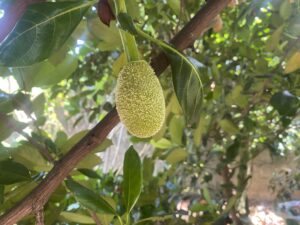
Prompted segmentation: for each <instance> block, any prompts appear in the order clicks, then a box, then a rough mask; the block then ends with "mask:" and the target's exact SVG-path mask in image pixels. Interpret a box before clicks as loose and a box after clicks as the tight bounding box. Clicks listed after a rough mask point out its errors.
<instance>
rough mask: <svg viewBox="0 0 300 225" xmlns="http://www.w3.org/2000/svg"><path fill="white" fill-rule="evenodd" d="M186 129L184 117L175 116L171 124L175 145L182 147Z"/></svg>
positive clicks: (171, 133) (172, 138)
mask: <svg viewBox="0 0 300 225" xmlns="http://www.w3.org/2000/svg"><path fill="white" fill-rule="evenodd" d="M184 127H185V123H184V119H183V117H181V116H176V115H174V116H173V117H172V119H171V121H170V124H169V131H170V136H171V140H172V142H173V143H175V144H178V145H182V135H183V131H184Z"/></svg>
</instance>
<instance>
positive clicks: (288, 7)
mask: <svg viewBox="0 0 300 225" xmlns="http://www.w3.org/2000/svg"><path fill="white" fill-rule="evenodd" d="M292 10H293V8H292V4H291V3H290V2H289V0H283V2H282V4H281V6H280V9H279V14H280V16H281V18H282V19H284V20H286V19H288V18H289V17H290V16H291V14H292Z"/></svg>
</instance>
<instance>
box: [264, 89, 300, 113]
mask: <svg viewBox="0 0 300 225" xmlns="http://www.w3.org/2000/svg"><path fill="white" fill-rule="evenodd" d="M270 103H271V105H272V106H273V107H274V108H275V109H276V110H277V111H278V113H279V114H280V115H282V116H294V115H295V114H296V112H297V110H298V108H299V107H300V100H299V99H298V98H297V97H296V96H294V95H293V94H292V93H290V92H289V91H288V90H285V91H282V92H277V93H276V94H274V95H273V96H272V98H271V100H270Z"/></svg>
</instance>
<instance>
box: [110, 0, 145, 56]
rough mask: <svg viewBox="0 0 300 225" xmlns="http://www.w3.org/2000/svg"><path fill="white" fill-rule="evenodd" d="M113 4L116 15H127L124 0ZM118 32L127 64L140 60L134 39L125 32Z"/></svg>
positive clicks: (118, 0)
mask: <svg viewBox="0 0 300 225" xmlns="http://www.w3.org/2000/svg"><path fill="white" fill-rule="evenodd" d="M114 3H115V7H116V14H117V15H119V13H127V9H126V4H125V0H114ZM119 31H120V36H121V40H122V45H123V48H124V52H125V55H126V58H127V62H131V61H137V60H139V59H140V57H139V51H138V48H137V44H136V41H135V37H134V36H133V35H131V34H129V33H128V32H126V31H123V30H119Z"/></svg>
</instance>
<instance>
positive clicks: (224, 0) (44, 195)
mask: <svg viewBox="0 0 300 225" xmlns="http://www.w3.org/2000/svg"><path fill="white" fill-rule="evenodd" d="M229 2H230V0H210V1H209V2H208V4H207V5H205V6H204V7H203V8H202V9H201V10H200V11H199V12H198V13H197V14H196V16H195V17H194V18H193V19H192V20H191V21H190V22H189V23H188V24H187V25H186V26H185V27H184V28H183V29H182V30H181V31H180V32H179V33H178V34H177V35H176V36H175V37H174V38H173V40H172V44H173V45H174V46H175V47H176V48H178V49H179V50H183V49H185V48H187V47H188V46H190V45H191V44H192V43H193V42H194V41H195V40H196V39H197V38H198V37H200V35H201V34H202V32H203V31H204V30H205V29H206V27H207V26H208V25H209V24H210V21H211V20H212V19H213V18H214V17H215V16H216V15H218V14H219V13H220V12H221V10H222V9H224V8H225V6H226V5H227V4H228V3H229ZM152 66H153V68H154V70H155V71H156V73H157V74H158V75H159V74H161V73H162V72H163V71H164V69H165V68H166V67H167V66H168V61H167V59H166V57H165V56H164V55H159V56H158V57H157V58H155V59H154V60H153V63H152ZM118 122H119V117H118V114H117V111H116V109H115V108H114V109H113V110H112V111H111V112H109V113H108V114H107V115H106V116H105V118H104V119H103V120H102V121H101V122H100V123H99V124H97V125H96V127H94V128H93V129H92V130H91V131H90V132H89V133H88V134H87V135H86V136H85V137H84V138H83V139H82V140H80V141H79V142H78V143H77V144H76V145H75V146H74V147H73V148H72V149H71V150H70V151H69V152H68V153H67V154H66V155H65V156H64V157H62V159H61V160H59V161H58V162H57V164H56V165H55V166H54V167H53V169H52V170H51V171H50V172H49V174H48V176H47V177H46V178H45V180H43V181H42V182H41V183H40V184H39V185H38V186H37V187H36V188H35V189H34V190H33V191H32V192H31V193H30V194H29V195H28V196H27V197H26V198H24V199H23V200H22V201H21V202H19V203H18V204H17V205H16V206H14V207H13V208H12V209H11V210H9V211H8V212H7V213H6V214H4V215H3V216H2V217H0V224H1V225H12V224H14V223H16V222H18V221H19V220H21V219H22V218H23V217H24V216H26V215H28V214H30V213H32V212H33V211H34V208H36V207H37V206H38V207H41V206H43V205H44V204H45V203H46V202H47V201H48V199H49V197H50V196H51V194H52V193H53V192H54V190H55V189H56V188H57V187H58V186H59V184H60V183H61V182H62V181H63V180H64V178H65V177H66V176H67V175H68V174H69V173H70V172H71V171H72V170H73V169H74V168H75V167H76V165H77V163H79V162H80V161H81V160H82V159H83V158H84V157H85V156H86V155H88V154H89V153H90V152H91V151H92V150H93V148H94V147H96V146H97V145H99V144H101V143H102V141H103V140H105V138H106V136H107V135H108V134H109V132H110V131H111V130H112V129H113V128H114V127H115V126H116V125H117V124H118Z"/></svg>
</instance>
